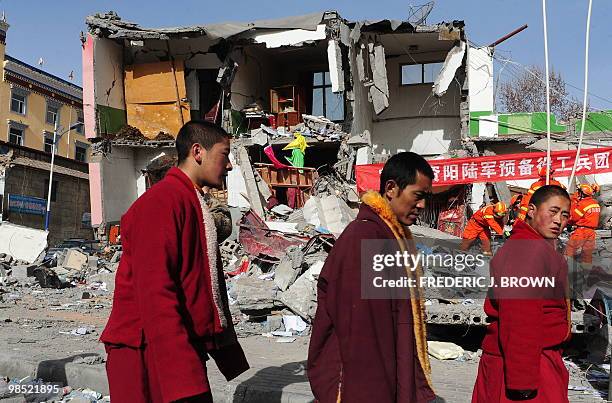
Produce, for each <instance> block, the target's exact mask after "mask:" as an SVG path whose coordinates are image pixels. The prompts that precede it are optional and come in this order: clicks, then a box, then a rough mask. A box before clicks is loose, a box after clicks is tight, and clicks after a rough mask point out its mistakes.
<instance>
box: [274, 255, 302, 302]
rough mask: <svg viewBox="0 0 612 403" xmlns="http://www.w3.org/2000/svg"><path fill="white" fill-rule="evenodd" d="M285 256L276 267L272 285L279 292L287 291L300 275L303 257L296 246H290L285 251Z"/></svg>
mask: <svg viewBox="0 0 612 403" xmlns="http://www.w3.org/2000/svg"><path fill="white" fill-rule="evenodd" d="M285 252H286V255H285V256H284V257H283V258H282V259H281V261H280V263H279V264H278V266H277V267H276V270H275V276H274V283H276V285H277V286H278V288H279V289H280V290H281V291H285V290H287V288H289V286H290V285H291V284H293V283H294V282H295V280H297V278H298V276H299V275H300V271H301V267H302V263H303V262H304V255H303V253H302V251H301V249H300V248H299V247H298V246H290V247H288V248H287V250H286V251H285Z"/></svg>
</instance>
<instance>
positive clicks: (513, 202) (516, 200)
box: [508, 194, 523, 225]
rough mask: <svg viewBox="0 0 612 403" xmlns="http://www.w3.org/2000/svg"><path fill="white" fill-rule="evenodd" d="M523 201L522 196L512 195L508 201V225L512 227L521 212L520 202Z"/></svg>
mask: <svg viewBox="0 0 612 403" xmlns="http://www.w3.org/2000/svg"><path fill="white" fill-rule="evenodd" d="M522 200H523V195H522V194H520V195H514V196H512V198H511V199H510V208H509V209H508V213H509V215H508V225H514V222H515V221H516V220H517V218H518V215H519V213H520V211H521V201H522Z"/></svg>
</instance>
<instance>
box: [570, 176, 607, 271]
mask: <svg viewBox="0 0 612 403" xmlns="http://www.w3.org/2000/svg"><path fill="white" fill-rule="evenodd" d="M595 189H599V186H597V185H595ZM577 193H578V199H577V200H576V201H575V202H574V203H572V212H571V213H572V214H571V217H570V221H569V225H572V226H574V227H575V228H576V229H575V230H574V231H573V232H572V235H571V236H570V239H569V241H568V243H567V247H566V249H565V255H566V256H571V257H575V256H576V255H580V262H581V263H587V264H590V263H592V262H593V251H594V250H595V229H597V227H598V226H599V214H600V212H601V207H600V205H599V203H598V202H597V200H595V198H594V197H593V196H594V194H595V192H594V191H593V186H591V185H587V184H583V185H580V187H579V188H578V192H577Z"/></svg>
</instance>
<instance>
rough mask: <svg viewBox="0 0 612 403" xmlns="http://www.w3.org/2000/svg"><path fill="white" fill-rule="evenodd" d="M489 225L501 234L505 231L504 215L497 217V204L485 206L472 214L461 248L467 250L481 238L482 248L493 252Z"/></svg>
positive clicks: (464, 232)
mask: <svg viewBox="0 0 612 403" xmlns="http://www.w3.org/2000/svg"><path fill="white" fill-rule="evenodd" d="M489 227H490V228H493V230H494V231H495V232H496V233H498V234H499V235H503V233H504V222H503V217H499V218H498V217H495V206H486V207H483V208H481V209H480V210H478V211H477V212H475V213H474V215H472V218H470V221H468V223H467V225H466V227H465V230H464V231H463V242H461V250H464V251H467V250H468V249H470V246H471V245H472V244H473V243H474V241H476V239H478V238H479V239H480V242H481V243H482V250H483V251H484V252H486V253H491V230H490V229H489Z"/></svg>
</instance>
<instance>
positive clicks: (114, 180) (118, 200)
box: [99, 147, 139, 223]
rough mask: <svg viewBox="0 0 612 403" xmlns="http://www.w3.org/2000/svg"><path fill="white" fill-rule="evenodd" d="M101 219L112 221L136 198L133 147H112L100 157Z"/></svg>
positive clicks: (118, 217) (117, 219)
mask: <svg viewBox="0 0 612 403" xmlns="http://www.w3.org/2000/svg"><path fill="white" fill-rule="evenodd" d="M99 164H100V172H101V177H102V181H101V194H102V211H103V212H104V215H103V217H102V221H103V222H105V223H113V222H118V221H120V220H121V216H122V215H123V214H124V213H125V212H126V211H127V210H128V208H129V207H130V205H131V204H132V203H133V202H134V200H136V199H137V197H138V194H137V180H138V176H139V175H138V172H137V171H136V169H135V166H134V149H133V148H130V147H113V152H112V153H110V154H108V155H106V157H104V158H101V161H100V162H99Z"/></svg>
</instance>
